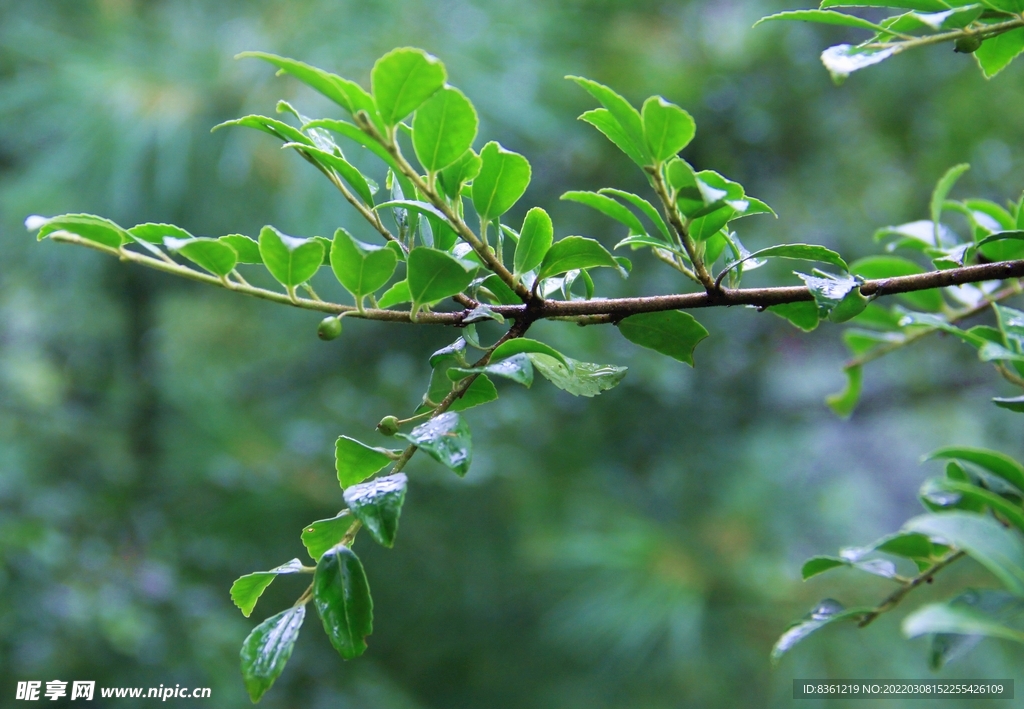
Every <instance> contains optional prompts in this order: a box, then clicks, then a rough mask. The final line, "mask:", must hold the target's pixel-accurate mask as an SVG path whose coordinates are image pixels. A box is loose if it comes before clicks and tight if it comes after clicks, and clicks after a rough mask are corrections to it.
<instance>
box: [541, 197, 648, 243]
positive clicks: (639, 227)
mask: <svg viewBox="0 0 1024 709" xmlns="http://www.w3.org/2000/svg"><path fill="white" fill-rule="evenodd" d="M559 199H563V200H569V201H571V202H579V203H580V204H585V205H587V206H588V207H591V208H593V209H596V210H597V211H599V212H601V213H602V214H605V215H607V216H609V217H611V218H612V219H614V220H616V221H618V222H621V223H622V224H625V225H626V226H627V227H629V233H630V234H646V233H647V230H646V229H644V225H643V223H642V222H641V221H640V220H639V219H638V218H637V216H636V215H635V214H633V212H631V211H630V210H629V209H627V208H626V207H623V206H622V205H621V204H619V203H618V202H616V201H615V200H614V199H612V198H611V197H606V196H605V195H603V194H598V193H597V192H580V191H572V192H566V193H565V194H563V195H562V196H561V197H560V198H559Z"/></svg>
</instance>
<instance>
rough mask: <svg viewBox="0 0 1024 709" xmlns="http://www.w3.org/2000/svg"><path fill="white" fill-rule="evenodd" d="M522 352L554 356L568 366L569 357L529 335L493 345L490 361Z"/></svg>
mask: <svg viewBox="0 0 1024 709" xmlns="http://www.w3.org/2000/svg"><path fill="white" fill-rule="evenodd" d="M522 352H537V353H539V354H546V355H547V356H548V357H554V358H555V359H557V360H558V361H559V362H561V363H562V364H564V365H565V366H569V359H568V358H567V357H566V356H565V355H563V354H562V353H561V352H559V351H558V350H556V349H555V348H554V347H551V346H550V345H545V344H544V343H543V342H538V341H537V340H531V339H530V338H529V337H517V338H515V339H512V340H506V341H505V342H502V343H501V344H500V345H498V346H497V347H495V348H494V352H492V353H491V361H492V362H497V361H498V360H502V359H505V358H506V357H511V356H512V355H516V354H520V353H522Z"/></svg>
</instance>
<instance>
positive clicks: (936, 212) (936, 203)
mask: <svg viewBox="0 0 1024 709" xmlns="http://www.w3.org/2000/svg"><path fill="white" fill-rule="evenodd" d="M970 169H971V166H970V165H968V164H967V163H960V164H959V165H954V166H953V167H951V168H949V169H948V170H946V172H945V174H944V175H943V176H942V177H941V178H939V181H938V183H937V184H936V185H935V190H934V191H933V192H932V201H931V210H930V211H931V217H932V224H934V225H935V243H936V244H938V243H941V239H940V238H939V237H940V233H939V224H940V222H941V221H942V205H944V204H945V203H946V197H947V196H948V195H949V191H950V190H951V189H953V185H955V184H956V181H957V180H959V179H960V176H961V175H963V174H964V173H965V172H967V171H968V170H970Z"/></svg>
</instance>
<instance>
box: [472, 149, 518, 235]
mask: <svg viewBox="0 0 1024 709" xmlns="http://www.w3.org/2000/svg"><path fill="white" fill-rule="evenodd" d="M480 160H481V163H480V173H479V174H478V175H477V176H476V177H475V178H474V179H473V207H474V209H476V213H477V214H478V215H479V216H480V219H481V220H483V221H491V220H493V219H496V218H497V217H500V216H501V215H502V214H504V213H505V212H507V211H508V210H509V209H511V208H512V205H513V204H515V203H516V202H518V201H519V198H520V197H522V196H523V193H524V192H525V191H526V187H527V185H529V184H530V163H529V162H527V160H526V158H524V157H523V156H522V155H520V154H519V153H513V152H512V151H511V150H505V149H504V148H503V147H501V145H499V144H498V143H497V142H495V141H493V140H492V141H491V142H490V143H488V144H487V145H485V146H484V149H483V150H481V151H480Z"/></svg>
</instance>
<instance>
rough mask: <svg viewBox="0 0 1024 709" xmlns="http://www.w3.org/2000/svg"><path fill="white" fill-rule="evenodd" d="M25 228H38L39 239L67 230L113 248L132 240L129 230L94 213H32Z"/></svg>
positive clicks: (26, 220)
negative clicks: (48, 215) (41, 215)
mask: <svg viewBox="0 0 1024 709" xmlns="http://www.w3.org/2000/svg"><path fill="white" fill-rule="evenodd" d="M25 228H26V229H28V230H29V231H34V230H36V229H38V230H39V234H38V235H37V238H38V239H39V241H42V240H43V239H45V238H46V237H47V236H49V235H50V234H53V233H54V232H58V231H66V232H68V233H69V234H75V235H76V236H80V237H82V238H83V239H85V240H86V241H94V242H96V243H97V244H103V245H104V246H109V247H110V248H112V249H116V248H118V247H120V246H121V245H122V244H124V243H127V242H128V241H130V240H131V237H129V236H128V232H126V231H125V230H124V229H122V228H121V227H120V226H118V225H117V224H115V223H114V222H112V221H110V220H109V219H104V218H103V217H97V216H95V215H93V214H61V215H60V216H57V217H49V218H47V217H40V216H38V215H32V216H30V217H28V218H26V219H25Z"/></svg>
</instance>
